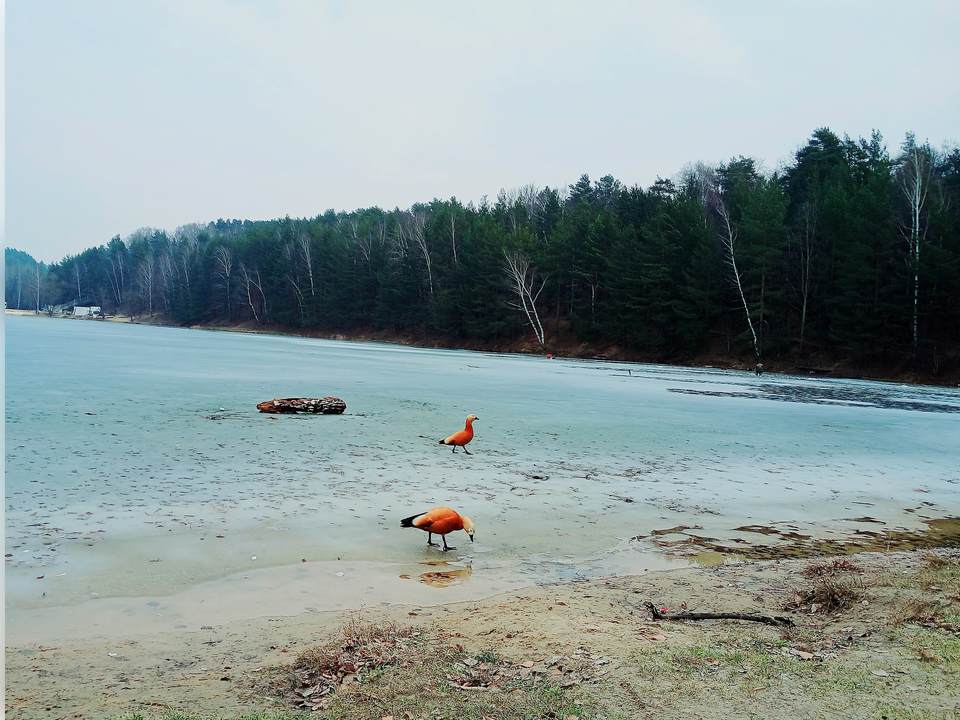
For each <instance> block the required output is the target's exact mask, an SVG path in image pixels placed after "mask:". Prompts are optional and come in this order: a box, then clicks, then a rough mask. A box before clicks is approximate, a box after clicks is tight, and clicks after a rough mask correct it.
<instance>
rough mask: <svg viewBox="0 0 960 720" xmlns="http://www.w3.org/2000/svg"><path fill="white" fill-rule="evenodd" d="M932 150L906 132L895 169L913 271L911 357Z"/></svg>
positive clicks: (901, 224) (916, 332)
mask: <svg viewBox="0 0 960 720" xmlns="http://www.w3.org/2000/svg"><path fill="white" fill-rule="evenodd" d="M934 162H935V158H934V151H933V149H932V148H931V147H930V144H929V143H924V144H923V145H917V143H916V140H915V139H914V136H913V133H907V138H906V140H905V141H904V143H903V154H902V155H901V156H900V160H899V163H900V164H899V167H898V169H897V175H896V177H897V185H898V186H899V187H900V190H901V192H902V193H903V197H904V199H905V200H906V216H905V218H903V219H902V220H901V223H900V232H901V234H902V235H903V237H904V239H905V240H906V241H907V246H908V248H909V252H910V264H911V270H912V272H913V318H912V323H911V324H912V329H913V356H914V358H916V355H917V340H918V331H917V324H918V322H917V321H918V315H919V303H920V250H921V246H922V244H923V241H924V240H925V239H926V236H927V223H926V222H925V219H924V205H925V204H926V202H927V196H928V195H929V194H930V186H931V184H932V183H933V177H934V174H933V172H934Z"/></svg>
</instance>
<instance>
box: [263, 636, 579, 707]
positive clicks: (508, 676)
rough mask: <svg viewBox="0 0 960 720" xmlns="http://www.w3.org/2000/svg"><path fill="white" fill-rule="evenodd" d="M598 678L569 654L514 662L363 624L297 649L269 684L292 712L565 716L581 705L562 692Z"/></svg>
mask: <svg viewBox="0 0 960 720" xmlns="http://www.w3.org/2000/svg"><path fill="white" fill-rule="evenodd" d="M593 677H595V671H594V673H591V671H590V669H589V668H587V667H586V666H585V665H584V663H582V662H580V661H578V660H577V659H571V658H568V657H565V656H564V657H559V656H557V657H554V658H552V659H551V660H550V661H548V662H544V663H534V662H532V661H527V662H525V663H521V664H517V663H512V662H510V661H509V660H505V659H502V658H501V657H500V656H499V655H497V654H496V653H495V652H494V651H492V650H485V651H483V652H481V653H479V654H478V655H475V656H470V655H468V654H467V653H466V652H465V650H464V648H463V646H462V645H459V644H457V643H456V642H455V641H454V639H453V638H452V637H451V636H449V635H446V634H443V633H441V632H438V631H436V630H433V631H431V632H430V633H427V632H426V631H425V630H423V629H421V628H414V627H407V628H397V627H395V626H386V627H383V626H374V625H362V624H361V623H359V622H356V621H353V622H351V623H350V624H349V625H347V626H346V627H345V628H344V630H343V631H342V632H341V634H340V637H339V638H338V639H337V640H336V641H334V642H331V643H328V644H327V645H325V646H322V647H314V648H310V649H309V650H306V651H305V652H303V653H301V654H300V656H299V657H297V658H296V660H295V661H294V663H293V664H292V665H290V666H287V667H284V668H280V669H279V672H278V674H277V675H276V679H275V680H274V681H273V683H272V684H271V686H270V687H269V688H268V689H267V690H268V692H270V693H271V694H272V695H274V696H275V697H279V698H282V700H283V701H284V703H285V704H286V705H287V707H289V708H291V709H292V710H294V711H296V712H303V711H315V712H316V711H319V712H322V713H323V716H324V717H327V718H355V717H389V716H393V717H396V718H406V720H413V719H414V718H427V717H430V718H437V717H448V718H449V717H464V718H472V717H476V718H482V717H517V718H524V717H531V718H532V717H564V716H565V715H566V716H571V715H572V716H579V715H580V713H581V712H582V710H583V708H582V706H581V705H577V704H575V703H573V702H572V701H571V700H569V699H567V698H566V696H565V692H566V691H565V688H572V687H574V686H576V685H579V684H580V683H582V682H584V681H587V680H590V679H592V678H593Z"/></svg>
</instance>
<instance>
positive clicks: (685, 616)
mask: <svg viewBox="0 0 960 720" xmlns="http://www.w3.org/2000/svg"><path fill="white" fill-rule="evenodd" d="M644 607H645V608H647V610H649V611H650V613H651V614H652V615H653V619H654V620H749V621H750V622H758V623H764V624H766V625H776V626H777V627H792V626H793V620H791V619H790V618H787V617H783V616H782V615H776V616H774V617H770V616H769V615H751V614H749V613H735V612H728V613H692V612H679V613H665V612H661V611H660V610H658V609H657V607H656V606H655V605H654V604H653V603H652V602H648V603H646V604H645V605H644Z"/></svg>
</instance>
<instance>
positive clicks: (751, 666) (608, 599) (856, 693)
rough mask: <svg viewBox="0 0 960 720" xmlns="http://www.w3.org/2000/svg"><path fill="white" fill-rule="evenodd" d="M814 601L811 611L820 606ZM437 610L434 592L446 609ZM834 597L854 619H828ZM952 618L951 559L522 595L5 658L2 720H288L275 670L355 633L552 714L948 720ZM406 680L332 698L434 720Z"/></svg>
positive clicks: (957, 572) (376, 677) (273, 621)
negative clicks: (437, 647) (487, 671)
mask: <svg viewBox="0 0 960 720" xmlns="http://www.w3.org/2000/svg"><path fill="white" fill-rule="evenodd" d="M811 567H813V569H812V570H811ZM817 588H819V589H820V590H819V591H818V592H819V593H820V594H819V595H816V594H810V593H814V591H816V590H817ZM824 589H826V590H829V591H830V592H825V590H824ZM443 592H444V591H443V589H442V588H438V589H437V595H436V597H437V601H438V602H442V601H443ZM831 592H832V593H833V595H832V597H834V598H835V599H837V600H838V601H839V602H841V604H843V603H845V604H846V607H843V608H840V609H836V610H830V609H829V603H830V601H829V599H828V596H831ZM648 601H649V602H652V603H654V604H655V605H656V606H658V607H666V608H669V610H670V611H679V610H681V609H687V610H689V611H691V612H696V611H701V612H708V611H711V612H716V611H734V612H750V613H761V614H765V615H787V616H788V617H790V618H792V620H793V622H794V623H795V626H794V627H793V628H779V627H773V626H767V625H763V624H758V623H753V622H746V621H738V620H713V621H684V622H678V621H665V620H661V621H653V620H651V617H650V614H649V612H648V611H647V610H646V609H644V603H646V602H648ZM785 608H788V609H785ZM958 611H960V558H958V553H957V551H939V553H938V554H937V557H934V556H933V555H932V554H931V553H929V552H925V551H914V552H901V553H890V554H884V553H864V554H861V555H857V556H853V557H849V558H846V559H844V560H837V562H836V563H834V562H833V561H825V560H823V559H821V560H791V561H779V562H778V561H765V562H756V563H741V564H736V565H722V566H717V567H713V568H701V569H697V568H690V569H685V570H677V571H670V572H659V573H648V574H644V575H641V576H633V577H621V578H615V579H611V580H598V581H590V582H576V583H567V584H559V585H548V586H540V587H535V588H527V589H523V590H519V591H517V592H512V593H507V594H502V595H497V596H495V597H492V598H489V599H487V600H484V601H480V602H469V603H459V604H450V605H435V606H430V607H427V606H424V607H413V606H401V605H386V604H384V606H377V607H372V608H364V609H362V610H356V611H352V612H337V613H306V614H301V615H297V616H295V617H273V616H264V617H261V618H258V619H256V620H245V621H238V622H233V623H229V624H225V625H213V626H206V627H203V628H200V627H189V628H183V629H182V630H180V631H177V632H174V633H163V634H156V635H144V634H137V635H135V636H118V637H106V636H104V637H99V638H89V639H82V640H79V639H71V638H62V640H61V641H59V642H57V643H56V644H55V645H53V646H32V645H25V646H17V647H11V646H8V647H7V648H6V704H7V718H30V719H34V718H100V717H116V716H129V715H132V714H134V713H137V712H139V713H142V714H143V716H144V717H145V718H164V717H168V716H169V714H170V712H171V711H177V712H181V713H187V714H189V716H190V717H194V716H197V717H217V718H219V717H235V716H240V715H247V714H252V713H255V712H271V713H278V714H279V713H281V712H283V711H284V707H286V708H288V709H290V708H292V706H291V705H289V704H287V701H288V700H289V698H290V696H289V694H288V693H287V694H285V693H283V692H279V691H278V690H277V686H276V678H277V677H281V678H282V676H283V673H284V670H283V669H282V666H284V665H288V664H289V663H291V662H292V660H293V658H294V657H296V656H297V655H298V654H299V653H301V652H302V651H304V650H305V649H306V648H308V647H310V646H313V645H318V644H323V643H325V642H328V641H329V640H330V639H331V638H332V637H334V636H335V635H336V633H337V631H338V629H340V628H342V627H343V625H344V623H346V622H349V621H351V620H354V621H359V622H361V623H370V624H381V625H383V624H389V623H393V624H395V625H396V626H397V627H407V626H411V625H412V626H417V627H421V628H424V629H425V631H426V633H427V634H430V633H434V634H436V635H437V636H443V637H445V638H453V639H455V642H456V643H457V644H458V645H460V646H462V651H460V650H458V652H459V653H460V654H459V655H457V657H460V658H462V659H463V660H462V663H463V667H460V666H459V665H458V667H459V668H460V671H461V673H463V675H462V676H460V675H456V674H454V675H451V676H450V677H454V678H460V679H459V680H456V682H463V679H462V678H463V677H467V675H469V673H467V671H466V669H465V668H467V667H474V666H475V665H476V664H477V662H478V660H477V659H476V658H478V657H479V658H480V661H482V662H483V663H484V664H485V666H486V665H493V666H496V668H508V669H509V672H507V673H503V674H502V675H503V676H504V677H515V678H516V677H520V678H523V682H525V683H526V684H525V685H523V684H521V685H519V686H518V687H519V688H520V689H519V693H521V694H522V693H524V692H534V688H535V687H537V683H541V684H543V685H548V686H550V687H554V688H555V689H556V690H555V692H554V691H551V692H552V693H553V694H550V695H548V696H546V697H549V698H553V700H551V701H550V702H555V703H557V707H558V708H559V707H561V706H562V707H573V708H576V710H575V711H574V712H575V714H576V713H578V714H582V715H583V716H585V717H597V716H602V717H605V718H616V717H636V718H646V717H651V718H653V717H656V718H685V719H686V718H728V717H764V718H819V717H846V718H880V717H911V718H913V717H916V718H920V717H923V718H955V717H957V716H958V713H960V683H958V682H957V677H958V674H957V673H958V671H960V632H958V630H960V626H958V623H960V618H958ZM403 668H404V664H402V663H401V664H398V665H396V666H394V667H393V668H388V669H387V670H384V671H382V672H378V673H372V674H370V675H369V676H368V677H364V675H363V673H361V674H360V678H359V681H358V682H357V683H354V684H353V685H352V686H351V687H349V688H346V687H345V688H342V689H341V690H340V691H339V692H340V693H355V695H354V696H353V698H354V699H355V700H356V699H357V698H359V699H361V700H363V699H364V698H366V700H364V702H367V703H368V704H369V710H368V716H369V717H377V718H379V717H384V716H389V715H395V716H396V717H404V713H405V712H409V713H410V717H419V716H421V715H422V714H423V713H425V712H428V710H429V709H428V708H427V709H424V708H425V707H426V706H425V705H424V704H423V703H421V704H420V705H419V706H418V708H414V709H412V710H411V709H410V708H411V707H412V706H411V705H410V703H411V702H412V700H410V699H404V697H403V696H402V693H400V694H391V693H390V692H388V690H387V688H389V687H393V686H391V685H390V684H389V680H390V678H391V677H393V675H391V673H393V674H394V675H395V674H396V673H403V672H405V670H404V669H403ZM574 669H575V670H574ZM511 673H512V675H511ZM271 678H272V679H273V681H274V684H273V685H271V682H270V679H271ZM395 679H396V678H395ZM401 680H402V676H401ZM438 682H440V683H441V685H442V687H443V688H445V689H443V690H442V693H444V697H446V698H447V700H451V698H452V700H451V701H456V702H460V703H463V705H462V707H463V708H464V711H463V712H464V713H465V714H469V713H468V712H467V709H468V708H472V707H474V705H471V703H473V704H476V703H478V702H480V700H477V698H479V697H480V696H481V695H482V694H484V693H487V694H489V693H496V692H498V691H499V692H503V691H504V690H506V688H504V689H502V690H501V689H498V688H494V689H493V690H490V689H486V690H477V689H476V688H467V689H451V688H452V686H451V685H450V681H448V680H444V679H443V678H439V679H438ZM516 682H520V680H516ZM401 685H402V683H401ZM524 688H525V689H524ZM507 692H509V691H508V690H507ZM363 693H368V695H364V694H363ZM450 693H453V695H450ZM461 696H462V697H461ZM458 697H459V698H460V700H457V698H458ZM298 699H299V698H298ZM374 699H375V702H374ZM508 699H509V698H508ZM405 703H406V704H405ZM359 707H368V705H364V704H362V703H361V705H359ZM437 712H439V711H437ZM471 712H472V711H471ZM564 712H566V711H564ZM464 716H465V715H464ZM478 717H479V715H478Z"/></svg>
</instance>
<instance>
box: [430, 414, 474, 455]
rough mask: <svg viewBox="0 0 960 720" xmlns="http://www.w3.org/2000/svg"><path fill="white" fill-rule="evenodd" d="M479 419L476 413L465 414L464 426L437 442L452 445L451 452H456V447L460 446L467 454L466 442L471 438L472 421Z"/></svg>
mask: <svg viewBox="0 0 960 720" xmlns="http://www.w3.org/2000/svg"><path fill="white" fill-rule="evenodd" d="M479 419H480V418H478V417H477V416H476V415H474V414H472V413H471V414H470V415H467V424H466V427H464V428H463V430H460V431H459V432H455V433H454V434H453V435H451V436H450V437H448V438H447V439H446V440H441V441H440V443H439V444H440V445H452V446H453V452H456V451H457V448H458V447H462V448H463V451H464V452H465V453H467V455H469V454H470V453H469V452H467V443H468V442H470V441H471V440H473V421H474V420H479Z"/></svg>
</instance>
